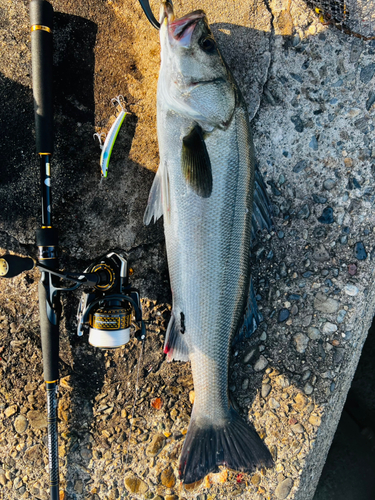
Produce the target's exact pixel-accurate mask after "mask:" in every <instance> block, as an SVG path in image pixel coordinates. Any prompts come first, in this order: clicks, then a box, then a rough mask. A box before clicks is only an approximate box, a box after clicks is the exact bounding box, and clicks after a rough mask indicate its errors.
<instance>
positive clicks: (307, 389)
mask: <svg viewBox="0 0 375 500" xmlns="http://www.w3.org/2000/svg"><path fill="white" fill-rule="evenodd" d="M303 390H304V391H305V394H307V395H308V396H309V395H310V394H312V393H313V391H314V387H313V386H312V385H311V384H310V383H309V382H307V383H306V384H305V387H304V388H303Z"/></svg>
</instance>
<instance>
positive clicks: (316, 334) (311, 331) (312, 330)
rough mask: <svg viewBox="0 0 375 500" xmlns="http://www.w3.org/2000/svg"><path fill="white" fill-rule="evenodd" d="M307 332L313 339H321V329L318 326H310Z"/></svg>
mask: <svg viewBox="0 0 375 500" xmlns="http://www.w3.org/2000/svg"><path fill="white" fill-rule="evenodd" d="M307 334H308V336H309V338H310V339H311V340H318V339H320V330H319V329H318V328H315V327H314V326H310V327H309V328H308V329H307Z"/></svg>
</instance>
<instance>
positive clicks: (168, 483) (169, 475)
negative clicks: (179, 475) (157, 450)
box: [160, 467, 176, 488]
mask: <svg viewBox="0 0 375 500" xmlns="http://www.w3.org/2000/svg"><path fill="white" fill-rule="evenodd" d="M160 481H161V484H162V485H163V486H165V487H166V488H173V486H174V485H175V484H176V476H175V475H174V472H173V469H172V467H167V468H166V469H164V470H163V472H162V473H161V475H160Z"/></svg>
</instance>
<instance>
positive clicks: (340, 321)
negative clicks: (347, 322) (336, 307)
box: [336, 309, 346, 324]
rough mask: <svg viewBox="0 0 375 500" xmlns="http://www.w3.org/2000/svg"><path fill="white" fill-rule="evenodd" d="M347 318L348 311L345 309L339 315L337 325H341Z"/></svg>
mask: <svg viewBox="0 0 375 500" xmlns="http://www.w3.org/2000/svg"><path fill="white" fill-rule="evenodd" d="M345 316H346V311H345V310H344V309H340V311H339V312H338V314H337V320H336V321H337V323H339V324H341V323H342V322H343V321H344V318H345Z"/></svg>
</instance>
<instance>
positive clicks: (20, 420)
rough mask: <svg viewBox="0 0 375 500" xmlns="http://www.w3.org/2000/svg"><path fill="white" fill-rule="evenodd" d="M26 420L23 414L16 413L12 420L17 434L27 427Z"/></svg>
mask: <svg viewBox="0 0 375 500" xmlns="http://www.w3.org/2000/svg"><path fill="white" fill-rule="evenodd" d="M27 426H28V421H27V418H26V417H25V415H18V416H17V417H16V419H15V421H14V428H15V430H16V432H18V434H23V433H24V432H25V430H26V429H27Z"/></svg>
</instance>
